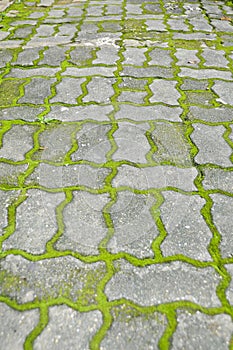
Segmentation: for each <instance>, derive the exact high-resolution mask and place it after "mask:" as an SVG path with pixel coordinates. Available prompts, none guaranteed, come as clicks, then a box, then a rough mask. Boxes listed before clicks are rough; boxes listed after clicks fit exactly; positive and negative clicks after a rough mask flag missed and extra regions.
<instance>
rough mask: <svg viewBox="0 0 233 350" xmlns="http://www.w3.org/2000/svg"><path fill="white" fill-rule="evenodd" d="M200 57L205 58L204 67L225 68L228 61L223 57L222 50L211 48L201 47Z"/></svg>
mask: <svg viewBox="0 0 233 350" xmlns="http://www.w3.org/2000/svg"><path fill="white" fill-rule="evenodd" d="M201 55H202V57H203V58H204V60H205V63H204V66H206V67H211V66H212V67H221V68H227V66H228V64H229V62H228V61H227V59H226V58H225V52H224V51H216V50H211V49H203V52H202V54H201Z"/></svg>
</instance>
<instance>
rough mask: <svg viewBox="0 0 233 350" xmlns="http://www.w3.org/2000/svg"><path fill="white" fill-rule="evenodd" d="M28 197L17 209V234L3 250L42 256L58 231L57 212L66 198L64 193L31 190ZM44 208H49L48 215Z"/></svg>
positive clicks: (8, 241) (4, 245) (6, 243)
mask: <svg viewBox="0 0 233 350" xmlns="http://www.w3.org/2000/svg"><path fill="white" fill-rule="evenodd" d="M27 196H28V197H27V199H26V200H25V201H24V202H23V203H21V205H20V206H19V207H18V208H17V212H16V229H15V232H14V234H13V235H11V236H10V237H9V238H8V239H7V240H6V241H4V243H3V250H6V249H23V250H25V251H28V252H31V253H33V254H36V253H38V254H42V253H43V252H44V250H45V245H46V242H47V241H49V240H50V239H51V238H52V237H53V236H54V235H55V233H56V231H57V229H58V227H57V223H56V212H55V210H56V207H57V206H58V205H59V204H60V203H61V202H62V201H63V200H64V199H65V196H64V194H63V193H46V192H43V191H40V190H30V191H28V192H27ZM42 203H43V205H42V206H41V204H42ZM44 206H45V207H46V208H47V209H46V215H44V210H43V207H44ZM32 232H38V235H33V234H32Z"/></svg>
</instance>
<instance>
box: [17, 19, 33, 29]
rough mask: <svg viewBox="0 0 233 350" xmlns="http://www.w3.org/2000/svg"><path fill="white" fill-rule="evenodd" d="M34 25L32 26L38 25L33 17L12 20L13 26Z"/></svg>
mask: <svg viewBox="0 0 233 350" xmlns="http://www.w3.org/2000/svg"><path fill="white" fill-rule="evenodd" d="M27 24H28V25H32V26H36V25H37V21H36V20H33V19H21V20H20V19H19V20H16V21H13V22H11V25H12V26H13V27H18V26H21V25H27Z"/></svg>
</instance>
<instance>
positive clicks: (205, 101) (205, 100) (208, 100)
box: [185, 91, 215, 106]
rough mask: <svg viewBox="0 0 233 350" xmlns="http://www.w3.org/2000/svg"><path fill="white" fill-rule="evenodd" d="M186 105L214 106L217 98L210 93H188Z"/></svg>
mask: <svg viewBox="0 0 233 350" xmlns="http://www.w3.org/2000/svg"><path fill="white" fill-rule="evenodd" d="M185 95H186V99H185V103H186V104H188V105H190V104H191V105H192V104H194V105H195V104H196V105H204V106H213V100H214V99H215V96H214V94H213V93H212V92H210V91H186V93H185Z"/></svg>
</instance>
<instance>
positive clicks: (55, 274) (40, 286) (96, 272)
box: [0, 255, 106, 305]
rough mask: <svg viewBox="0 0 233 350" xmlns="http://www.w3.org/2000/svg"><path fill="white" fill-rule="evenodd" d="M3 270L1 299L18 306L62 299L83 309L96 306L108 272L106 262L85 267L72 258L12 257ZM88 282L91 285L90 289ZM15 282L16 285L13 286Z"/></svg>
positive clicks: (7, 259) (2, 267) (3, 265)
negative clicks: (39, 258) (102, 281)
mask: <svg viewBox="0 0 233 350" xmlns="http://www.w3.org/2000/svg"><path fill="white" fill-rule="evenodd" d="M0 266H1V275H2V280H1V281H2V283H1V285H0V290H1V295H3V296H7V297H10V298H11V299H12V300H15V301H17V303H18V304H25V303H28V302H32V301H33V300H35V299H37V300H43V301H46V300H51V299H52V298H53V300H54V299H55V300H56V299H60V298H61V297H63V298H64V297H65V298H66V299H68V300H69V301H73V302H77V301H80V302H81V303H82V304H83V305H85V304H87V303H93V304H96V292H97V291H96V288H97V284H98V283H99V281H100V280H101V279H102V278H103V277H104V275H105V272H106V268H105V265H104V263H102V262H97V263H91V264H85V263H83V262H81V261H80V260H78V259H76V258H74V257H72V256H63V257H55V258H53V259H44V260H39V261H30V260H27V259H25V258H23V257H22V256H20V255H8V256H7V257H6V258H4V259H2V260H1V263H0ZM88 279H89V280H90V279H91V282H90V283H89V284H88V285H87V283H88ZM12 280H13V281H15V284H13V285H12V286H11V285H10V286H9V282H10V281H12ZM87 289H88V292H87Z"/></svg>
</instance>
